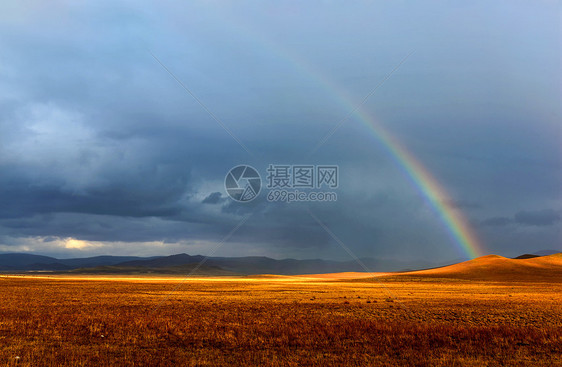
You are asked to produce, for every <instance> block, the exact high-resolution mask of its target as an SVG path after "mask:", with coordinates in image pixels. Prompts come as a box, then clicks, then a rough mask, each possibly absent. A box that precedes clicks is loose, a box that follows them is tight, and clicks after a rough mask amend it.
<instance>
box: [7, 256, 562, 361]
mask: <svg viewBox="0 0 562 367" xmlns="http://www.w3.org/2000/svg"><path fill="white" fill-rule="evenodd" d="M554 256H555V257H554V259H555V260H556V261H557V259H559V255H554ZM556 256H558V257H556ZM548 258H550V257H545V259H546V260H544V261H543V262H544V263H547V262H548V261H550V260H552V259H550V260H549V259H548ZM473 261H480V262H486V261H489V258H488V259H487V258H481V259H480V260H478V259H477V260H473ZM493 261H495V260H493ZM506 261H507V262H509V261H508V259H506ZM521 261H527V260H521ZM533 261H534V262H535V263H536V262H537V260H533ZM556 261H555V265H557V264H556ZM531 263H533V262H532V261H531ZM521 264H524V263H521ZM454 266H458V265H454ZM495 266H497V267H500V268H501V264H500V265H498V264H495ZM512 270H513V269H512ZM459 271H461V272H463V271H464V272H465V273H466V271H467V270H466V267H465V268H462V269H460V270H459ZM429 272H430V273H432V274H434V275H435V272H431V271H429ZM436 272H437V273H442V274H445V273H446V272H444V271H443V270H442V268H441V269H440V270H439V271H436ZM500 273H502V272H501V271H500ZM355 275H357V276H351V275H350V274H333V275H331V276H330V275H325V274H324V275H319V276H314V275H312V276H273V275H271V276H257V277H227V278H210V277H208V278H197V279H190V278H188V279H187V280H185V279H181V278H172V277H115V278H112V277H107V276H103V277H102V276H79V277H77V276H73V277H70V276H63V275H57V276H54V275H53V276H46V275H36V276H32V275H23V276H21V275H20V276H15V275H6V276H2V277H1V278H0V299H1V302H0V364H2V365H8V366H16V365H17V366H58V365H72V366H100V365H107V366H109V365H111V366H133V365H135V366H137V365H161V366H169V365H173V364H177V365H187V366H189V365H193V366H195V365H199V366H201V365H209V366H211V365H212V366H215V365H272V366H276V365H279V366H297V365H307V366H326V365H352V366H353V365H357V366H359V365H381V366H384V365H389V366H390V365H417V366H455V365H458V366H461V365H462V366H487V365H488V366H496V365H505V366H521V365H539V366H540V365H543V366H555V365H561V362H560V361H561V360H562V282H561V281H560V278H553V277H547V278H545V279H538V280H537V279H535V278H533V279H531V281H529V280H525V279H520V280H517V281H515V280H511V281H508V280H505V279H504V278H502V277H500V278H501V279H502V280H500V281H492V280H489V279H487V280H471V279H455V278H453V277H451V273H450V272H449V273H447V275H448V276H449V277H448V278H440V277H437V276H423V274H419V273H411V274H410V273H406V274H401V275H392V276H389V275H387V274H377V277H375V278H373V277H368V278H365V277H363V278H359V279H353V278H358V277H359V275H361V274H355ZM425 275H427V274H425ZM465 275H466V274H465ZM465 277H466V278H469V277H468V276H465ZM182 281H183V283H182Z"/></svg>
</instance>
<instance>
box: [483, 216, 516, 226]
mask: <svg viewBox="0 0 562 367" xmlns="http://www.w3.org/2000/svg"><path fill="white" fill-rule="evenodd" d="M511 223H513V219H511V218H507V217H493V218H488V219H484V220H483V221H482V222H480V225H482V226H487V227H503V226H506V225H508V224H511Z"/></svg>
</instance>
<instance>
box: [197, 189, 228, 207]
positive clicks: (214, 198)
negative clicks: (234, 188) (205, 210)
mask: <svg viewBox="0 0 562 367" xmlns="http://www.w3.org/2000/svg"><path fill="white" fill-rule="evenodd" d="M225 200H227V199H226V198H223V197H222V193H221V192H218V191H217V192H212V193H210V194H209V196H207V197H206V198H205V199H203V201H202V203H203V204H218V203H221V202H223V201H225Z"/></svg>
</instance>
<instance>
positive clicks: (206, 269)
mask: <svg viewBox="0 0 562 367" xmlns="http://www.w3.org/2000/svg"><path fill="white" fill-rule="evenodd" d="M204 258H205V256H202V255H194V256H192V255H188V254H177V255H171V256H154V257H137V256H96V257H87V258H75V259H57V258H54V257H49V256H42V255H33V254H25V253H12V254H0V271H1V272H25V271H52V272H72V273H77V272H79V273H110V272H115V273H120V274H123V273H127V272H129V273H135V274H136V273H167V274H172V273H177V271H178V269H180V268H181V267H184V270H185V269H187V268H189V266H192V265H193V266H195V265H197V264H199V263H200V262H201V261H202V260H203V259H204ZM361 261H362V263H363V264H365V266H366V267H367V269H368V270H369V271H373V272H375V271H395V270H409V269H421V268H427V267H433V266H439V265H448V264H450V263H447V264H436V263H430V262H424V261H416V262H403V261H396V260H378V259H372V258H363V259H361ZM198 269H199V272H201V273H220V274H226V273H228V274H239V275H255V274H280V275H297V274H318V273H332V272H357V271H360V272H363V271H365V269H363V268H362V267H361V266H360V265H359V264H357V262H355V261H352V260H350V261H333V260H321V259H314V260H296V259H283V260H276V259H272V258H269V257H263V256H246V257H210V258H208V259H207V261H206V262H205V263H204V264H203V265H202V266H200V267H199V268H198Z"/></svg>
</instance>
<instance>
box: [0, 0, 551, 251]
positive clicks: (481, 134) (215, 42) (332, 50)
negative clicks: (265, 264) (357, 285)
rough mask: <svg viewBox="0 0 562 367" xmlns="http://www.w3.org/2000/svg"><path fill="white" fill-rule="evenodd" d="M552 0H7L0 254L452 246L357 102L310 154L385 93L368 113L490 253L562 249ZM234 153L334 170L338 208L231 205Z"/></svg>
mask: <svg viewBox="0 0 562 367" xmlns="http://www.w3.org/2000/svg"><path fill="white" fill-rule="evenodd" d="M78 4H79V5H78ZM561 11H562V8H561V5H560V3H559V2H557V1H495V2H489V1H475V2H469V3H467V2H461V1H458V2H454V1H453V2H448V3H447V4H445V3H443V2H432V1H424V2H415V1H411V2H382V1H381V2H379V1H375V2H362V1H360V2H351V3H350V2H344V1H307V2H297V1H286V2H277V1H256V2H253V1H252V2H245V1H242V2H226V1H201V2H188V4H182V3H179V2H178V3H175V2H170V1H163V2H157V3H155V4H153V5H140V4H139V2H136V1H130V2H124V1H121V2H114V1H111V2H110V1H107V2H103V1H91V2H79V3H76V2H64V1H53V2H42V1H22V2H3V3H2V4H1V5H0V50H1V52H0V81H1V82H0V252H22V251H25V252H33V253H38V254H47V255H54V256H59V257H74V256H91V255H98V254H115V255H117V254H120V255H122V254H126V255H167V254H173V253H180V252H186V253H190V254H215V255H223V256H245V255H265V256H272V257H275V258H286V257H294V258H327V259H328V258H329V259H345V260H348V259H349V255H348V253H347V252H346V251H344V250H343V249H342V247H341V246H340V245H339V244H338V243H337V241H336V240H335V239H334V238H333V237H332V236H331V235H330V233H328V231H326V228H328V229H329V230H330V231H331V233H333V234H334V235H335V236H337V237H338V238H339V240H340V241H341V242H342V243H344V244H345V245H346V246H347V247H348V248H349V249H351V251H353V253H354V254H356V255H357V256H359V257H363V256H370V257H377V258H403V259H426V260H435V261H437V260H442V261H445V260H449V259H456V258H461V257H465V256H466V254H465V253H464V252H463V251H461V249H460V248H459V247H458V245H457V244H455V241H454V238H451V236H450V235H449V233H448V231H447V228H446V226H445V224H444V223H443V221H442V220H441V219H440V217H439V213H437V212H436V211H435V210H433V209H432V207H431V206H430V205H428V202H427V200H426V198H424V197H423V195H421V194H420V191H419V190H418V188H417V187H416V186H415V185H413V184H412V181H411V180H410V179H409V178H408V177H407V176H406V175H405V174H404V170H403V167H400V166H399V165H398V164H397V163H396V160H395V159H394V158H393V157H392V156H391V154H389V152H388V150H386V149H385V147H384V146H381V142H380V140H378V139H377V137H376V134H375V133H374V132H373V130H372V129H371V128H369V127H368V126H367V125H366V124H365V123H363V122H362V120H361V118H359V117H358V116H357V115H352V116H351V117H350V118H349V119H347V120H344V122H343V124H341V127H340V128H339V129H337V131H335V133H334V134H333V135H332V136H331V137H330V138H329V139H327V140H326V142H325V143H324V144H322V145H321V146H320V148H319V149H317V150H315V151H314V152H311V150H312V149H313V148H314V147H315V146H316V145H317V144H318V142H319V141H321V140H322V138H323V137H324V136H326V134H328V133H329V132H330V131H331V130H332V129H333V128H334V127H335V126H337V125H338V124H339V123H340V121H342V119H343V118H345V117H346V116H347V115H348V114H349V113H350V112H351V110H353V108H354V105H355V106H358V105H359V104H361V103H362V101H363V100H364V98H365V97H366V96H367V95H369V93H370V92H372V91H373V89H375V87H377V86H379V87H377V88H376V90H375V91H374V93H372V95H370V97H369V98H368V99H367V100H366V101H365V102H364V103H363V105H362V106H361V109H362V111H363V112H364V114H365V115H368V116H370V118H372V119H373V120H374V121H377V123H378V124H380V125H381V126H383V127H384V129H386V131H388V132H389V133H390V134H391V135H392V136H393V137H394V139H396V141H399V142H400V143H401V144H402V146H404V147H406V149H407V150H408V151H409V152H410V153H411V155H412V156H414V157H415V158H416V159H417V160H418V161H419V162H420V163H421V164H422V165H423V166H424V167H425V169H427V171H428V172H430V173H431V175H432V176H433V177H434V178H435V180H436V181H437V182H438V183H439V184H440V185H441V186H442V187H443V188H444V189H446V191H447V192H448V193H449V194H450V200H447V201H446V202H445V203H442V204H443V205H445V207H447V208H448V210H449V211H453V212H454V211H456V212H457V213H458V214H462V215H463V216H464V217H465V218H466V220H467V222H468V224H469V226H470V228H471V231H473V232H474V233H475V234H476V235H477V236H478V237H479V238H480V241H481V243H482V247H483V248H484V250H485V253H496V254H501V255H504V256H516V255H519V254H521V253H525V252H532V251H536V250H542V249H558V250H561V249H562V247H561V246H562V241H561V237H562V236H561V216H562V191H561V187H562V170H561V167H562V150H561V146H562V144H561V143H562V130H561V126H562V124H561V112H562V111H561V110H562V104H561V103H560V101H561V100H562V89H561V83H562V70H561V65H562V46H561V45H562V32H561V23H560V22H561V20H560V19H561V17H560V15H561ZM408 55H409V56H408ZM166 69H167V70H166ZM393 70H394V72H393V73H392V71H393ZM172 74H173V75H172ZM389 74H391V75H390V76H389ZM174 77H175V78H176V79H177V80H176V79H175V78H174ZM178 80H179V81H181V83H183V86H184V87H185V88H187V89H188V90H189V91H190V92H191V93H192V94H193V95H194V96H195V97H196V98H197V99H195V98H194V97H193V96H192V95H190V94H189V92H188V90H186V89H185V88H184V87H182V85H180V84H179V83H178ZM381 81H384V83H383V84H382V85H380V83H381ZM346 101H347V102H346ZM203 106H205V107H203ZM213 116H214V117H213ZM215 119H216V120H219V121H216V120H215ZM221 125H223V126H221ZM233 136H234V138H233ZM237 140H238V141H237ZM239 142H240V143H242V145H241V144H239ZM244 147H246V149H247V151H246V149H244ZM240 164H249V165H251V166H253V167H255V168H256V169H257V170H258V171H259V173H260V174H261V175H262V178H265V175H266V169H267V167H268V165H269V164H319V165H320V164H326V165H338V166H339V188H338V189H337V190H336V191H337V195H338V197H337V201H335V202H307V203H280V202H268V201H267V200H266V197H265V194H266V191H265V187H264V190H262V192H261V193H260V196H259V197H257V198H256V199H254V200H253V201H251V202H248V203H237V202H235V201H233V200H232V199H231V198H229V197H228V195H227V193H226V191H225V187H224V178H225V175H226V174H227V172H228V171H229V170H230V169H231V168H232V167H234V166H236V165H240ZM264 181H265V180H264ZM264 184H265V182H264ZM309 211H310V212H311V213H313V214H314V215H315V216H316V217H317V218H318V219H319V220H320V221H321V222H322V223H324V224H325V226H326V228H323V227H321V226H320V225H319V224H318V223H317V222H316V221H315V220H314V219H313V218H312V217H311V216H310V214H309Z"/></svg>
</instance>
